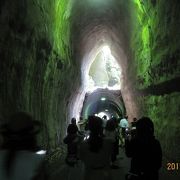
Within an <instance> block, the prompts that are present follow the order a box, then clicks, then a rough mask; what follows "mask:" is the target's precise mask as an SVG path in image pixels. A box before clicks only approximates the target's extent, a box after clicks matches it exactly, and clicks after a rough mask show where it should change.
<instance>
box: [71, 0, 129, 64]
mask: <svg viewBox="0 0 180 180" xmlns="http://www.w3.org/2000/svg"><path fill="white" fill-rule="evenodd" d="M128 18H129V14H128V2H125V1H122V0H112V1H109V0H91V1H90V0H85V1H82V0H76V1H74V3H73V8H72V38H73V42H74V47H75V51H76V52H78V53H77V54H76V55H77V56H76V57H77V59H83V56H86V55H87V54H90V53H92V54H96V53H97V50H98V49H99V47H100V46H102V45H103V44H107V45H109V46H110V48H111V50H112V53H113V55H114V56H115V58H117V59H122V58H120V57H121V56H122V53H123V52H124V53H126V51H127V47H128V42H129V40H128V39H129V27H128V23H127V22H128ZM119 63H120V64H121V66H123V63H122V62H119Z"/></svg>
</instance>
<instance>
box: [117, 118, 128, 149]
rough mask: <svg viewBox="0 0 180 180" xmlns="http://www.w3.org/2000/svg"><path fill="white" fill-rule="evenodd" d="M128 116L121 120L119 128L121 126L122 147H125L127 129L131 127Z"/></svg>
mask: <svg viewBox="0 0 180 180" xmlns="http://www.w3.org/2000/svg"><path fill="white" fill-rule="evenodd" d="M127 119H128V116H125V117H124V118H123V119H121V120H120V123H119V126H120V132H121V133H120V141H121V147H124V145H125V135H126V129H127V128H128V127H129V123H128V120H127Z"/></svg>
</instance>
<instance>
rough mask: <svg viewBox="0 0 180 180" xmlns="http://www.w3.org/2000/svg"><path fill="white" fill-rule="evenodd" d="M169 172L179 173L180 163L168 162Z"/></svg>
mask: <svg viewBox="0 0 180 180" xmlns="http://www.w3.org/2000/svg"><path fill="white" fill-rule="evenodd" d="M167 170H168V171H178V170H180V163H177V162H168V163H167Z"/></svg>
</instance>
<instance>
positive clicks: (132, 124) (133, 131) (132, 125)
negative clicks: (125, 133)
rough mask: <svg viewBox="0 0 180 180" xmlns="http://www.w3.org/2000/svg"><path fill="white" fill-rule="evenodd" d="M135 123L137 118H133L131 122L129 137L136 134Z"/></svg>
mask: <svg viewBox="0 0 180 180" xmlns="http://www.w3.org/2000/svg"><path fill="white" fill-rule="evenodd" d="M136 123H137V118H133V121H132V122H131V137H132V138H134V137H135V136H136Z"/></svg>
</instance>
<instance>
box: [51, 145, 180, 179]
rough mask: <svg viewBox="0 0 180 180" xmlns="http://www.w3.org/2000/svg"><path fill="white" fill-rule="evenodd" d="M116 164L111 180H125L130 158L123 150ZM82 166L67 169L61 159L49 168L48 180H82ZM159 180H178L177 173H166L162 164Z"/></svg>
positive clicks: (178, 173)
mask: <svg viewBox="0 0 180 180" xmlns="http://www.w3.org/2000/svg"><path fill="white" fill-rule="evenodd" d="M116 164H117V165H118V166H119V169H112V170H111V172H112V180H125V174H126V173H127V172H128V170H129V167H130V158H127V157H126V156H125V153H124V149H121V148H120V150H119V155H118V156H117V162H116ZM81 165H82V164H81V163H79V164H78V166H77V167H75V168H72V167H68V166H67V165H66V164H65V163H64V160H63V159H61V160H60V161H59V162H58V163H57V164H56V165H55V166H53V167H51V168H50V169H49V170H50V180H82V176H81V175H82V169H81V167H82V166H81ZM159 174H160V178H159V180H179V179H180V171H179V172H168V171H166V165H165V163H164V162H163V167H162V168H161V170H160V173H159Z"/></svg>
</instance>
